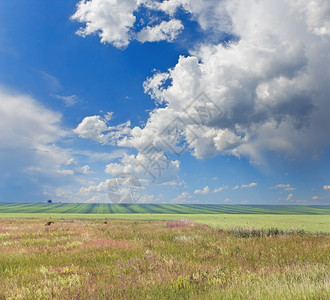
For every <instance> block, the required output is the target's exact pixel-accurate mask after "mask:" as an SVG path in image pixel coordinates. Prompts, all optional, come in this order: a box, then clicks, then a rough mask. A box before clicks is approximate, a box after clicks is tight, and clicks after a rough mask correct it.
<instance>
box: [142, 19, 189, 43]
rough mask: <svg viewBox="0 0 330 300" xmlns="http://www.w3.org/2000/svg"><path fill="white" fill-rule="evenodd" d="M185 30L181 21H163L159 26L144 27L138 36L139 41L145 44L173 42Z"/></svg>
mask: <svg viewBox="0 0 330 300" xmlns="http://www.w3.org/2000/svg"><path fill="white" fill-rule="evenodd" d="M182 30H183V25H182V23H181V21H179V20H176V19H173V20H170V21H168V22H167V21H163V22H161V23H160V24H159V25H155V26H152V27H151V26H147V27H144V28H143V29H142V30H141V31H140V32H139V33H138V35H137V40H138V41H140V42H142V43H145V42H158V41H164V40H166V41H168V42H172V41H173V40H175V39H176V38H177V36H178V35H179V34H180V33H181V31H182Z"/></svg>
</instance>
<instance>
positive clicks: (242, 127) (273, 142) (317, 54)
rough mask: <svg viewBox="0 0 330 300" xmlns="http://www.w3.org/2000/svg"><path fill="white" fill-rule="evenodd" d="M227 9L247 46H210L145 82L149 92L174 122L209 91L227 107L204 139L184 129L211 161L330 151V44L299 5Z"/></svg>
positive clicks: (238, 4) (249, 4)
mask: <svg viewBox="0 0 330 300" xmlns="http://www.w3.org/2000/svg"><path fill="white" fill-rule="evenodd" d="M207 3H209V2H207ZM302 3H303V4H304V5H305V6H306V5H307V2H306V1H305V2H302ZM320 3H321V2H320ZM322 3H323V4H324V3H325V1H323V2H322ZM213 5H216V4H214V3H213ZM307 6H308V5H307ZM307 6H306V7H307ZM219 7H220V8H219V10H220V9H223V11H227V16H228V17H229V18H230V20H231V24H232V25H231V28H232V32H233V33H234V34H236V35H237V36H239V37H240V40H239V41H238V42H237V43H231V44H230V45H227V46H223V45H221V44H219V45H202V46H201V47H200V48H199V49H198V50H196V51H194V52H192V55H191V56H188V57H180V59H179V61H178V63H177V65H176V66H175V67H174V68H172V69H169V71H168V72H167V73H163V74H159V73H158V74H156V75H155V76H154V77H153V78H149V79H148V80H147V81H146V82H145V84H144V87H145V90H146V92H148V93H149V94H150V95H151V96H152V97H153V98H155V100H156V101H159V102H163V103H165V104H166V106H167V108H168V109H167V110H166V113H167V119H174V118H175V117H176V116H177V115H178V113H179V112H182V113H183V112H185V109H186V105H187V103H189V102H190V101H191V100H192V99H194V98H195V97H196V96H197V95H198V94H199V93H200V92H201V91H206V93H207V95H208V96H209V98H210V99H211V100H212V101H214V103H215V104H216V105H217V106H218V107H220V108H221V110H222V112H223V114H221V115H220V116H218V117H216V118H213V121H212V122H211V123H210V124H209V125H208V126H205V127H204V128H203V133H202V135H201V136H199V137H198V138H197V139H190V137H189V134H188V132H187V129H188V127H189V126H191V124H190V123H189V121H188V124H186V125H183V128H182V130H183V132H184V137H185V139H186V141H188V144H189V148H191V149H192V150H193V154H194V155H195V156H196V157H197V158H205V157H210V156H214V155H216V154H217V153H219V152H225V153H231V154H233V155H245V156H249V157H250V158H251V159H253V160H254V161H261V160H262V159H263V157H262V154H263V152H264V151H268V150H270V151H276V152H280V153H284V154H286V153H292V155H293V154H295V155H300V154H301V155H303V154H306V153H313V154H315V153H318V152H319V151H321V150H322V149H323V147H324V146H325V145H329V144H330V138H329V135H328V134H327V132H328V131H329V127H330V124H329V121H328V118H327V116H326V114H327V113H326V112H327V111H329V109H330V104H329V101H327V95H328V94H329V92H330V88H329V85H328V84H327V82H328V79H329V77H330V71H329V70H330V61H329V57H328V49H329V47H330V43H329V39H327V38H326V37H324V38H322V37H319V36H318V35H316V34H315V32H314V31H310V30H309V29H308V27H306V24H307V23H306V22H307V20H306V19H305V18H304V17H302V14H301V13H300V10H299V9H297V7H295V6H294V4H292V2H291V1H285V0H281V1H276V2H273V1H262V2H260V1H259V2H256V1H235V2H232V1H223V2H221V4H219ZM321 7H322V6H321ZM307 9H308V8H307ZM214 15H215V13H214ZM214 15H212V14H210V15H209V19H212V18H216V17H215V16H214ZM217 16H219V14H217ZM322 16H323V18H328V17H329V15H328V14H322ZM278 20H281V21H280V22H278ZM274 24H276V26H274ZM169 81H171V84H170V85H168V84H167V83H168V82H169ZM164 83H165V84H164ZM315 91H317V92H315ZM163 112H164V111H163ZM154 115H157V112H154ZM149 121H150V122H153V121H154V120H153V119H151V118H150V119H149ZM146 131H147V129H143V130H142V134H147V132H146ZM306 140H308V141H312V142H308V143H306Z"/></svg>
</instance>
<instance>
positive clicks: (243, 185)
mask: <svg viewBox="0 0 330 300" xmlns="http://www.w3.org/2000/svg"><path fill="white" fill-rule="evenodd" d="M257 185H258V183H257V182H251V183H249V184H242V185H241V186H239V185H236V186H234V187H233V190H238V189H248V188H252V187H256V186H257Z"/></svg>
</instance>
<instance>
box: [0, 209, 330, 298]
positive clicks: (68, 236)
mask: <svg viewBox="0 0 330 300" xmlns="http://www.w3.org/2000/svg"><path fill="white" fill-rule="evenodd" d="M235 207H236V206H233V205H228V206H226V205H218V206H205V207H203V206H196V205H151V206H150V205H109V204H96V205H95V204H93V205H91V204H9V203H2V204H0V299H132V298H135V299H330V272H329V270H330V217H329V214H330V207H329V206H324V207H310V206H295V207H293V206H292V207H287V206H281V207H271V206H237V207H236V209H235Z"/></svg>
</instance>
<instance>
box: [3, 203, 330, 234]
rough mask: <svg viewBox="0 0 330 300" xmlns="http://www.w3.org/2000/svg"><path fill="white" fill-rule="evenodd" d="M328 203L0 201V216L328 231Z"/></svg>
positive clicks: (329, 229)
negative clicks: (166, 221)
mask: <svg viewBox="0 0 330 300" xmlns="http://www.w3.org/2000/svg"><path fill="white" fill-rule="evenodd" d="M329 215H330V206H266V205H263V206H261V205H258V206H257V205H254V206H245V205H170V204H159V205H157V204H139V205H138V204H135V205H129V204H122V205H116V204H44V203H25V204H18V203H0V218H3V219H6V218H43V219H50V218H53V219H76V220H77V219H104V220H109V219H117V220H120V219H121V220H145V221H152V220H153V221H157V220H159V221H160V220H180V219H190V220H192V221H194V222H196V223H202V224H206V225H210V226H213V227H219V228H225V229H228V228H234V227H242V228H259V229H268V228H275V227H276V228H278V229H281V230H290V229H301V230H305V231H308V232H330V217H329Z"/></svg>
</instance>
